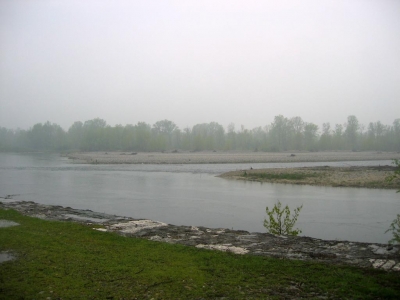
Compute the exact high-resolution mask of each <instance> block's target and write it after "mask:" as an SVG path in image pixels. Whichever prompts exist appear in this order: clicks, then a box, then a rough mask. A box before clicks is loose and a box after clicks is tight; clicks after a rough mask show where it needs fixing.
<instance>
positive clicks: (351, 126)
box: [0, 115, 400, 152]
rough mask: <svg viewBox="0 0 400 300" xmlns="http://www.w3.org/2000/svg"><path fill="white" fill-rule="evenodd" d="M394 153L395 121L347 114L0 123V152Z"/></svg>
mask: <svg viewBox="0 0 400 300" xmlns="http://www.w3.org/2000/svg"><path fill="white" fill-rule="evenodd" d="M173 150H184V151H204V150H209V151H214V150H215V151H217V150H218V151H229V150H240V151H269V152H279V151H326V150H352V151H366V150H376V151H400V119H396V120H395V121H394V122H393V124H392V125H384V124H382V123H381V122H380V121H378V122H375V123H373V122H371V123H369V124H368V126H364V125H362V124H360V123H359V121H358V119H357V117H356V116H353V115H352V116H349V117H348V118H347V122H346V123H345V124H336V125H335V126H331V125H330V123H324V124H323V125H322V128H321V129H320V128H319V127H318V126H317V125H316V124H313V123H309V122H305V121H303V120H302V118H301V117H293V118H286V117H284V116H282V115H279V116H276V117H275V118H274V121H273V122H272V123H271V124H269V125H267V126H265V127H256V128H253V129H246V128H245V127H244V126H243V125H242V126H241V127H240V128H238V129H236V128H235V125H234V124H232V123H231V124H230V125H229V126H228V127H227V129H226V130H225V129H224V127H223V126H222V125H220V124H218V123H216V122H211V123H203V124H197V125H194V126H193V127H192V128H189V127H187V128H184V129H180V128H179V127H178V126H177V125H176V124H175V123H174V122H172V121H169V120H162V121H158V122H156V123H155V124H153V125H150V124H147V123H145V122H138V123H137V124H136V125H131V124H129V125H126V126H122V125H116V126H110V125H107V123H106V121H105V120H103V119H99V118H96V119H93V120H88V121H85V122H84V123H82V122H80V121H78V122H75V123H74V124H72V126H71V127H70V128H69V129H68V130H67V131H65V130H64V129H63V128H62V127H61V126H59V125H57V124H54V123H50V122H46V123H44V124H42V123H38V124H35V125H34V126H33V127H32V128H30V129H28V130H21V129H7V128H4V127H0V151H173Z"/></svg>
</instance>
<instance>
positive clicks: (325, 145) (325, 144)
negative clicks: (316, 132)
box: [319, 123, 332, 150]
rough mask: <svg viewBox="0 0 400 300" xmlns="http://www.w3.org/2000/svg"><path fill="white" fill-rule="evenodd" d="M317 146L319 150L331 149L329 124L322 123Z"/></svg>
mask: <svg viewBox="0 0 400 300" xmlns="http://www.w3.org/2000/svg"><path fill="white" fill-rule="evenodd" d="M319 147H320V149H321V150H332V135H331V124H329V123H323V124H322V134H321V137H320V139H319Z"/></svg>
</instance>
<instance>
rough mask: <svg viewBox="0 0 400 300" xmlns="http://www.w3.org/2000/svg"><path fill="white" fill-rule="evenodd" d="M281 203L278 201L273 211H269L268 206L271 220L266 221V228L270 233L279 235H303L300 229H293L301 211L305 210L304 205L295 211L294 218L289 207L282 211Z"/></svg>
mask: <svg viewBox="0 0 400 300" xmlns="http://www.w3.org/2000/svg"><path fill="white" fill-rule="evenodd" d="M281 206H282V204H281V202H280V201H278V203H277V204H275V205H274V208H273V209H272V210H269V208H268V206H267V207H266V212H267V215H268V218H269V220H267V219H265V220H264V227H265V228H266V229H267V231H268V232H269V233H272V234H278V235H298V234H299V233H301V230H300V229H298V228H297V229H293V227H294V224H295V223H296V221H297V218H298V216H299V213H300V210H301V209H302V208H303V205H301V206H299V207H297V208H296V209H295V210H294V215H293V217H291V216H290V209H289V206H287V205H286V206H285V207H284V208H283V209H281Z"/></svg>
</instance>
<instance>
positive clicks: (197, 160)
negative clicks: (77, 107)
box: [66, 151, 400, 164]
mask: <svg viewBox="0 0 400 300" xmlns="http://www.w3.org/2000/svg"><path fill="white" fill-rule="evenodd" d="M66 156H67V157H68V158H69V159H71V160H73V162H75V163H89V164H223V163H277V162H288V163H293V162H321V161H326V162H329V161H370V160H393V159H395V158H400V153H397V152H376V151H375V152H372V151H371V152H351V151H337V152H276V153H271V152H178V151H172V152H163V153H162V152H139V153H136V152H75V153H68V154H66Z"/></svg>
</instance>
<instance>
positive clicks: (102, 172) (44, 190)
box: [0, 154, 400, 242]
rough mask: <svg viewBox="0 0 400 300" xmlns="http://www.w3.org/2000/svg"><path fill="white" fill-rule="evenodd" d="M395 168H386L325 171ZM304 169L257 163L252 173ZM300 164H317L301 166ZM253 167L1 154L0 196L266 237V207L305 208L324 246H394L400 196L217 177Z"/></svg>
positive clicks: (303, 224) (304, 219) (306, 228)
mask: <svg viewBox="0 0 400 300" xmlns="http://www.w3.org/2000/svg"><path fill="white" fill-rule="evenodd" d="M366 163H367V164H372V165H373V164H375V165H376V164H381V165H382V164H390V161H386V162H385V161H384V162H382V161H380V162H345V163H337V162H336V163H319V165H344V164H351V165H363V164H366ZM277 165H280V166H282V165H283V166H287V167H290V166H293V165H299V164H252V166H253V168H259V167H276V166H277ZM301 165H318V164H316V163H308V164H307V163H302V164H301ZM244 168H249V165H248V164H241V165H235V164H221V165H219V164H213V165H74V164H71V163H70V162H69V161H68V160H67V159H65V158H60V157H58V156H57V155H44V154H42V155H16V154H0V196H5V195H7V194H18V196H15V199H20V200H28V201H29V200H30V201H36V202H39V203H45V204H57V205H63V206H71V207H74V208H82V209H91V210H94V211H99V212H107V213H112V214H117V215H123V216H131V217H135V218H149V219H153V220H157V221H162V222H167V223H171V224H176V225H197V226H207V227H223V228H234V229H243V230H248V231H259V232H265V228H264V227H263V220H264V218H265V217H266V214H265V207H266V206H269V207H272V206H273V205H274V204H275V203H276V202H277V201H278V200H280V201H281V202H282V204H283V205H286V204H289V206H290V207H297V206H299V205H301V204H303V205H304V206H303V209H302V211H301V213H300V216H299V219H298V222H297V223H296V224H297V227H299V228H300V229H302V231H303V232H302V235H305V236H312V237H317V238H323V239H345V240H354V241H365V242H387V241H388V240H389V239H390V238H391V237H390V234H387V235H385V234H384V232H385V230H386V229H387V228H388V227H389V224H390V223H391V221H392V220H393V219H394V218H395V217H396V214H397V213H399V212H400V201H399V199H398V197H399V195H398V194H396V193H395V191H393V190H371V189H361V188H330V187H311V186H298V185H282V184H268V183H257V182H242V181H230V180H225V179H221V178H217V177H215V174H219V173H222V172H225V171H229V170H236V169H244Z"/></svg>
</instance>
